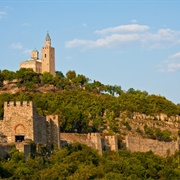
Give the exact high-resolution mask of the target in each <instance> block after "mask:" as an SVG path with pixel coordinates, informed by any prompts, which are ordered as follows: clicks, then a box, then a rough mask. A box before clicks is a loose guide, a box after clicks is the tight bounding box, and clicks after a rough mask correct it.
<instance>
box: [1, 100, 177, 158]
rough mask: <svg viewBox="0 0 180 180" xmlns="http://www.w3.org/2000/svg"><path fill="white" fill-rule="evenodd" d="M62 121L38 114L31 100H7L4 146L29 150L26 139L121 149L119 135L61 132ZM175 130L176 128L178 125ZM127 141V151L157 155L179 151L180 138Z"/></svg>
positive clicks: (114, 149)
mask: <svg viewBox="0 0 180 180" xmlns="http://www.w3.org/2000/svg"><path fill="white" fill-rule="evenodd" d="M59 122H60V119H59V117H58V116H57V115H49V116H46V117H44V116H41V115H39V114H38V113H37V112H36V106H35V104H34V103H33V102H31V101H29V102H27V101H23V102H19V101H17V102H14V101H11V102H5V103H4V118H3V120H1V121H0V145H1V149H3V144H4V147H7V144H12V143H15V144H16V147H17V148H18V149H20V151H24V150H25V149H27V147H25V146H27V144H26V140H32V141H34V142H35V143H36V144H45V145H47V146H48V147H51V146H52V145H56V146H57V147H58V148H60V147H63V146H64V145H65V144H71V143H73V142H79V143H82V144H86V145H88V146H90V147H92V148H94V149H97V150H98V152H99V154H102V151H103V150H111V151H117V150H118V140H117V136H116V135H113V136H104V137H103V136H102V134H100V133H88V134H77V133H76V134H75V133H60V127H59ZM175 129H176V131H177V129H178V128H175ZM24 141H25V142H24ZM124 142H125V145H126V148H127V150H129V151H132V152H135V151H141V152H146V151H150V150H151V151H153V152H154V153H155V154H157V155H160V156H166V155H167V154H174V153H175V151H177V150H179V141H172V142H163V141H157V140H152V139H143V138H141V137H139V136H127V137H126V139H125V141H124ZM20 143H22V144H23V143H24V146H22V145H20ZM23 149H24V150H23ZM1 151H2V150H1ZM2 152H4V151H2ZM28 152H29V150H28ZM0 153H1V152H0Z"/></svg>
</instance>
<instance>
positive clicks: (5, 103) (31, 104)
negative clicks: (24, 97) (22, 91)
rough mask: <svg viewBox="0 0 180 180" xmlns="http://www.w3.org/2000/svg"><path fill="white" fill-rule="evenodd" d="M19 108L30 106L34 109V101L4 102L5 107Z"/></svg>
mask: <svg viewBox="0 0 180 180" xmlns="http://www.w3.org/2000/svg"><path fill="white" fill-rule="evenodd" d="M15 106H16V107H19V106H30V107H34V104H33V102H32V101H22V102H21V101H9V102H4V107H15Z"/></svg>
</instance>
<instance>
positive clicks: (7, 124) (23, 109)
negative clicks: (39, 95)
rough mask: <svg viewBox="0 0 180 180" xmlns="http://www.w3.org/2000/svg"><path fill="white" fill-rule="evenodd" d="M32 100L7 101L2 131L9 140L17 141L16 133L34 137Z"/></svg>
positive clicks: (9, 141) (30, 137) (29, 137)
mask: <svg viewBox="0 0 180 180" xmlns="http://www.w3.org/2000/svg"><path fill="white" fill-rule="evenodd" d="M33 108H34V104H33V103H32V102H23V103H22V104H21V103H20V102H16V103H15V102H9V103H7V102H5V103H4V119H3V121H2V123H1V129H0V131H1V132H2V133H3V134H4V135H6V136H7V142H8V143H11V142H15V135H19V134H20V135H24V136H25V138H28V139H32V140H33V139H34V132H33Z"/></svg>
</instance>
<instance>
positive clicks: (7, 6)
mask: <svg viewBox="0 0 180 180" xmlns="http://www.w3.org/2000/svg"><path fill="white" fill-rule="evenodd" d="M179 8H180V1H175V0H174V1H173V0H172V1H167V0H164V1H162V0H161V1H160V0H156V1H155V0H151V1H150V0H146V1H145V0H144V1H140V0H139V1H138V0H131V1H128V0H127V1H125V0H124V1H121V0H112V1H109V0H81V1H80V0H74V1H70V0H66V1H65V0H63V1H61V0H51V1H50V0H42V1H40V0H36V1H35V0H23V1H22V0H21V1H18V0H11V1H10V0H6V1H5V0H4V1H3V0H1V2H0V37H1V38H0V39H1V41H0V57H1V64H0V69H1V70H3V69H8V70H12V71H16V70H18V69H19V64H20V62H21V61H25V60H27V59H28V58H29V57H30V56H31V54H30V53H31V51H32V50H33V49H34V48H36V49H37V50H39V51H40V52H41V47H42V46H44V39H45V36H46V33H47V31H48V32H49V34H50V37H51V41H52V42H51V44H52V46H53V47H55V51H56V57H55V58H56V70H58V71H62V72H63V73H64V74H66V72H67V71H69V70H75V71H76V73H77V74H83V75H85V76H86V77H88V78H90V79H91V80H98V81H100V82H101V83H103V84H110V85H120V86H121V87H122V89H123V90H128V89H129V88H134V89H135V90H137V89H139V90H141V91H144V90H146V91H147V92H148V93H149V94H156V95H161V96H165V97H166V98H167V99H169V100H170V101H172V102H174V103H175V104H177V103H180V83H179V77H180V23H179V17H180V10H179ZM40 56H41V55H40Z"/></svg>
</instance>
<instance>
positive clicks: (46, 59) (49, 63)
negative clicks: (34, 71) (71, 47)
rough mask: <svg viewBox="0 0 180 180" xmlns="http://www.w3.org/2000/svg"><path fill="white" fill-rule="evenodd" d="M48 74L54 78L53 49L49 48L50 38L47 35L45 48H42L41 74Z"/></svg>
mask: <svg viewBox="0 0 180 180" xmlns="http://www.w3.org/2000/svg"><path fill="white" fill-rule="evenodd" d="M44 72H49V73H51V74H52V75H54V76H55V49H54V48H53V47H51V38H50V36H49V33H47V35H46V38H45V46H43V47H42V73H44Z"/></svg>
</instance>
